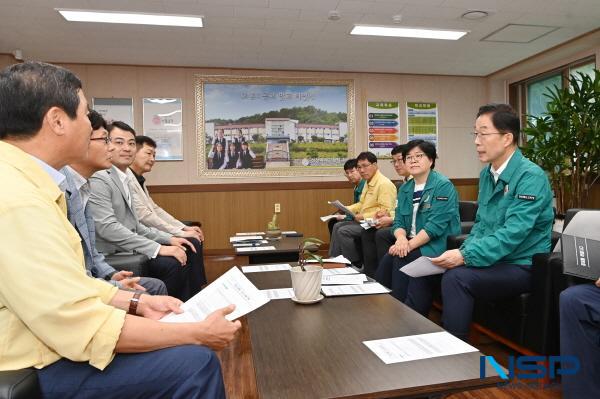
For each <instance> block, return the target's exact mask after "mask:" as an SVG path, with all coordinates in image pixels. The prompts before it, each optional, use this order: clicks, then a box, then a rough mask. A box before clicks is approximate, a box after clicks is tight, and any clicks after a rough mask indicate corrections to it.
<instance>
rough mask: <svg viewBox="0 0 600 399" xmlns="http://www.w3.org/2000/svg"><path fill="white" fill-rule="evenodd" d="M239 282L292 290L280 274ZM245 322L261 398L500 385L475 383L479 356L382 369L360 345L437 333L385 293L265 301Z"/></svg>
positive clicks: (406, 393)
mask: <svg viewBox="0 0 600 399" xmlns="http://www.w3.org/2000/svg"><path fill="white" fill-rule="evenodd" d="M246 276H247V277H248V278H249V279H250V280H251V281H252V282H253V283H254V284H255V285H256V286H257V287H258V288H259V289H268V288H286V287H291V281H290V277H289V272H287V271H283V272H266V273H249V274H247V275H246ZM247 323H248V324H247V329H248V330H249V331H246V332H245V333H244V335H245V336H246V339H247V340H248V338H249V341H250V345H251V350H250V351H251V355H252V363H253V369H254V372H255V376H256V380H255V384H256V385H254V384H251V385H253V386H252V388H253V389H256V393H257V395H256V396H258V397H260V398H277V399H284V398H302V399H304V398H390V397H419V396H430V395H439V394H444V393H450V392H454V391H462V390H468V389H477V388H483V387H488V386H493V385H495V384H497V383H499V382H501V381H502V380H501V379H500V378H499V377H498V376H497V374H496V373H495V371H494V370H493V369H492V368H491V367H490V366H487V368H486V375H487V376H488V377H486V378H484V379H480V377H479V362H480V360H479V357H480V356H481V353H480V352H473V353H466V354H461V355H454V356H447V357H438V358H431V359H425V360H417V361H411V362H405V363H396V364H390V365H386V364H384V363H383V362H382V361H381V360H380V359H379V358H378V357H377V356H376V355H375V354H374V353H372V352H371V351H370V350H369V349H368V348H367V347H366V346H365V345H364V344H363V343H362V342H363V341H365V340H372V339H381V338H392V337H397V336H405V335H413V334H424V333H431V332H438V331H442V328H440V327H439V326H437V325H436V324H434V323H433V322H431V321H430V320H428V319H426V318H424V317H422V316H421V315H419V314H418V313H416V312H414V311H413V310H412V309H410V308H408V307H407V306H405V305H404V304H402V303H400V302H399V301H397V300H396V299H394V298H393V297H392V296H390V295H387V294H385V295H362V296H348V297H335V298H325V299H324V300H323V301H322V302H320V303H319V304H315V305H298V304H296V303H294V302H292V301H291V300H285V299H284V300H272V301H270V302H269V303H268V304H266V305H265V306H263V307H261V308H259V309H257V310H255V311H254V312H252V313H250V314H249V315H248V316H247ZM246 353H247V352H246ZM231 360H233V361H235V358H231ZM486 364H487V363H486ZM251 367H252V366H251ZM252 382H254V381H252ZM244 396H246V395H244ZM248 396H249V397H254V396H255V395H253V394H250V395H248ZM232 397H233V396H232Z"/></svg>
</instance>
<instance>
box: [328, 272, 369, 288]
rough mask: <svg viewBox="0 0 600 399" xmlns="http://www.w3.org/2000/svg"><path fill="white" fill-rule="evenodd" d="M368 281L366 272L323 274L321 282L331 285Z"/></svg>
mask: <svg viewBox="0 0 600 399" xmlns="http://www.w3.org/2000/svg"><path fill="white" fill-rule="evenodd" d="M365 281H367V276H365V275H364V274H362V273H361V274H337V275H335V274H334V275H322V277H321V284H325V285H327V284H329V285H344V284H346V285H352V284H362V283H364V282H365Z"/></svg>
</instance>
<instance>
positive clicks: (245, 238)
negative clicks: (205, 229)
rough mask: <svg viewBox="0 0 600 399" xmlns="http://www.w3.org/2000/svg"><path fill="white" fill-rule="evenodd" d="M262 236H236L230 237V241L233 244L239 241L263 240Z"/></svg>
mask: <svg viewBox="0 0 600 399" xmlns="http://www.w3.org/2000/svg"><path fill="white" fill-rule="evenodd" d="M262 239H263V238H262V236H258V235H256V236H246V235H244V236H235V237H229V242H230V243H231V244H233V243H237V242H248V241H262Z"/></svg>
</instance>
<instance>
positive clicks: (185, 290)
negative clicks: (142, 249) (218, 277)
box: [148, 238, 206, 301]
mask: <svg viewBox="0 0 600 399" xmlns="http://www.w3.org/2000/svg"><path fill="white" fill-rule="evenodd" d="M188 240H189V241H190V242H191V243H192V244H193V245H194V247H195V248H196V253H194V251H192V250H191V249H188V250H186V251H185V252H186V255H187V263H186V264H185V265H184V266H181V264H180V263H179V261H178V260H177V259H175V258H174V257H172V256H160V255H159V256H157V257H156V258H154V259H150V260H149V261H148V270H149V274H150V276H152V277H156V278H159V279H161V280H162V281H163V282H164V283H165V285H166V286H167V291H168V292H169V295H171V296H174V297H175V298H179V299H181V300H182V301H187V300H188V299H190V298H191V297H193V296H194V295H195V294H197V293H198V292H200V289H201V288H202V286H203V285H205V284H206V273H205V271H204V258H203V256H202V243H201V242H200V241H198V240H196V239H195V238H190V239H188Z"/></svg>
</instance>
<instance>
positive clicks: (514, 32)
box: [481, 24, 560, 43]
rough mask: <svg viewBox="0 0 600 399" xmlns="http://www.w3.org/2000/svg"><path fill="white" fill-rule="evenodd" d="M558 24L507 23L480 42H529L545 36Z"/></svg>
mask: <svg viewBox="0 0 600 399" xmlns="http://www.w3.org/2000/svg"><path fill="white" fill-rule="evenodd" d="M557 29H560V27H559V26H544V25H522V24H508V25H506V26H504V27H502V28H500V29H498V30H497V31H494V32H492V33H490V34H489V35H487V36H486V37H484V38H483V39H481V41H482V42H500V43H531V42H532V41H534V40H537V39H539V38H540V37H542V36H546V35H548V34H550V33H552V32H554V31H555V30H557Z"/></svg>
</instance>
